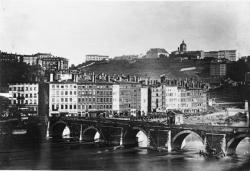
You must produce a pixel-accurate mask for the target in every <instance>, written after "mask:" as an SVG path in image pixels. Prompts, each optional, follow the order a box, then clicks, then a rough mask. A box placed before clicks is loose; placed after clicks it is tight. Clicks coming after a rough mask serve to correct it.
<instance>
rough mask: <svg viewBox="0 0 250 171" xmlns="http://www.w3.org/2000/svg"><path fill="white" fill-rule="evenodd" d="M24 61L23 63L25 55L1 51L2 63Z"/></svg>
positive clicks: (0, 59)
mask: <svg viewBox="0 0 250 171" xmlns="http://www.w3.org/2000/svg"><path fill="white" fill-rule="evenodd" d="M22 61H23V55H19V54H13V53H7V52H1V51H0V62H22Z"/></svg>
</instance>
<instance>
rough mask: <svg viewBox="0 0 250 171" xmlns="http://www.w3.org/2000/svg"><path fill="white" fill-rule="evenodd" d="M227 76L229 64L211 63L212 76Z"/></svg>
mask: <svg viewBox="0 0 250 171" xmlns="http://www.w3.org/2000/svg"><path fill="white" fill-rule="evenodd" d="M226 74H227V64H225V63H211V64H210V76H215V77H224V76H226Z"/></svg>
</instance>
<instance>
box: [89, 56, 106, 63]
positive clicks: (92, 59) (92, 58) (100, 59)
mask: <svg viewBox="0 0 250 171" xmlns="http://www.w3.org/2000/svg"><path fill="white" fill-rule="evenodd" d="M108 58H109V56H104V55H86V62H89V61H102V60H108Z"/></svg>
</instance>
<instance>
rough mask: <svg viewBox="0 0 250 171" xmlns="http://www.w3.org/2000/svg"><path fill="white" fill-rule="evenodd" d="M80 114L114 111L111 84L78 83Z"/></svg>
mask: <svg viewBox="0 0 250 171" xmlns="http://www.w3.org/2000/svg"><path fill="white" fill-rule="evenodd" d="M77 92H78V109H77V110H78V114H80V115H81V116H85V113H86V112H91V111H95V112H106V113H109V112H111V110H112V84H111V83H93V82H92V83H78V84H77Z"/></svg>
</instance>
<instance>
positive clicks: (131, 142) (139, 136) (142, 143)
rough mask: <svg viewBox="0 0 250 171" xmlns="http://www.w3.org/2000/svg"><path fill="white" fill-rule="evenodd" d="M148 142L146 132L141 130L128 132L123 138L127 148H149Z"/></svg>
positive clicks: (135, 129)
mask: <svg viewBox="0 0 250 171" xmlns="http://www.w3.org/2000/svg"><path fill="white" fill-rule="evenodd" d="M148 142H149V139H148V136H147V134H146V131H144V130H143V129H141V128H133V129H130V130H127V131H126V133H125V135H124V138H123V144H124V146H125V147H147V146H148Z"/></svg>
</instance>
